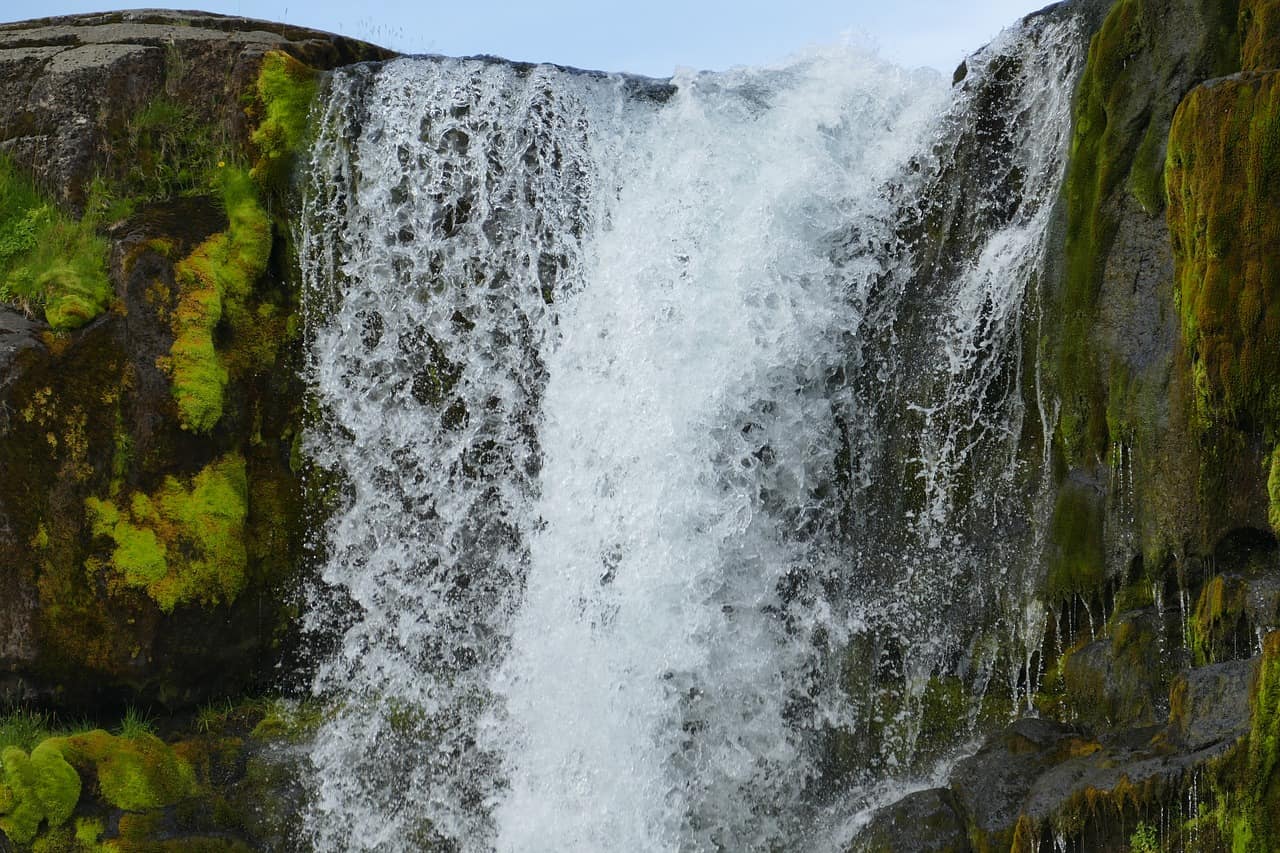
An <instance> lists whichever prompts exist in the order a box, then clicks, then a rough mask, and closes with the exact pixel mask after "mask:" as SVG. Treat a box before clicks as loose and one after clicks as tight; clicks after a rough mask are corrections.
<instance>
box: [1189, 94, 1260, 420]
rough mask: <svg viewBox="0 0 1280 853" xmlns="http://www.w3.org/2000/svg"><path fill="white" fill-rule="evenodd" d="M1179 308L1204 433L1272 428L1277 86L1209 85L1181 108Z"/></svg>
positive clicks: (1192, 96)
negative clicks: (1224, 426) (1220, 426)
mask: <svg viewBox="0 0 1280 853" xmlns="http://www.w3.org/2000/svg"><path fill="white" fill-rule="evenodd" d="M1165 181H1166V183H1167V184H1168V188H1169V214H1168V221H1169V231H1170V234H1171V238H1172V241H1173V249H1174V256H1175V259H1176V261H1177V291H1176V300H1175V302H1176V305H1177V307H1178V311H1179V315H1180V317H1181V320H1182V333H1183V337H1184V339H1185V341H1186V342H1187V345H1188V348H1189V350H1190V352H1191V355H1192V359H1193V363H1192V371H1193V376H1194V378H1195V392H1196V400H1197V410H1198V411H1199V413H1200V417H1201V419H1202V421H1203V423H1202V426H1203V427H1204V428H1206V429H1207V428H1208V427H1209V426H1211V425H1213V424H1215V423H1218V422H1226V423H1230V424H1234V425H1239V426H1241V427H1243V428H1245V429H1250V430H1253V429H1260V430H1261V431H1262V432H1263V433H1264V435H1267V436H1268V437H1270V438H1271V439H1272V440H1273V441H1274V439H1275V426H1276V424H1278V423H1280V383H1277V382H1276V374H1277V365H1280V263H1278V262H1277V261H1276V255H1275V247H1276V246H1277V245H1280V217H1277V216H1276V215H1275V211H1276V209H1277V207H1278V206H1280V74H1276V73H1269V74H1263V75H1259V76H1246V77H1241V78H1232V79H1228V80H1221V81H1216V82H1214V83H1213V84H1211V85H1206V86H1201V87H1199V88H1197V89H1195V90H1193V91H1192V92H1191V94H1189V95H1188V96H1187V97H1186V99H1185V100H1184V101H1183V102H1182V105H1181V106H1180V107H1179V108H1178V112H1177V115H1176V116H1175V118H1174V122H1173V128H1172V130H1171V132H1170V136H1169V156H1168V161H1167V165H1166V171H1165Z"/></svg>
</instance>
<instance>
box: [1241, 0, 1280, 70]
mask: <svg viewBox="0 0 1280 853" xmlns="http://www.w3.org/2000/svg"><path fill="white" fill-rule="evenodd" d="M1237 26H1238V29H1239V31H1240V67H1241V68H1243V69H1244V70H1245V71H1267V70H1270V69H1273V68H1277V67H1280V2H1277V0H1240V17H1239V23H1238V25H1237Z"/></svg>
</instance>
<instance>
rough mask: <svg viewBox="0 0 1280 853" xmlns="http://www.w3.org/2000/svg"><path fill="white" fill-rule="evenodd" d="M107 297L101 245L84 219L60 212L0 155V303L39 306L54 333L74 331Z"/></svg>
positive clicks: (103, 246)
mask: <svg viewBox="0 0 1280 853" xmlns="http://www.w3.org/2000/svg"><path fill="white" fill-rule="evenodd" d="M112 295H113V291H112V287H111V282H110V280H109V279H108V277H107V242H106V240H104V239H103V238H101V237H99V236H98V235H97V233H96V232H95V230H94V224H93V223H92V222H91V221H89V220H87V219H86V220H81V221H77V220H74V219H72V218H70V217H68V216H66V215H65V214H64V213H62V212H61V211H60V210H58V208H57V207H56V206H55V205H54V204H53V203H52V202H50V201H49V200H47V199H46V198H44V197H43V196H42V195H41V194H40V193H39V192H38V191H37V190H36V188H35V185H34V184H33V183H32V182H31V179H30V178H29V177H28V176H27V175H25V174H23V173H22V172H21V171H20V170H19V169H18V168H17V166H15V165H14V163H13V161H11V160H10V159H9V158H8V157H7V156H4V155H0V300H3V301H5V302H11V303H17V304H19V305H22V306H25V307H27V308H28V309H34V308H35V307H37V306H41V307H43V309H44V315H45V319H46V320H47V321H48V322H49V325H51V326H53V327H54V328H55V329H75V328H79V327H80V326H83V325H84V324H85V323H87V322H89V321H90V320H92V319H93V318H95V317H97V316H98V315H99V314H101V313H102V312H103V311H105V310H106V308H107V305H108V304H109V303H110V301H111V298H112Z"/></svg>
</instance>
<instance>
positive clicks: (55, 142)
mask: <svg viewBox="0 0 1280 853" xmlns="http://www.w3.org/2000/svg"><path fill="white" fill-rule="evenodd" d="M273 49H274V50H282V51H285V52H286V53H289V54H291V55H293V56H295V57H296V58H298V59H300V60H302V61H304V62H306V63H307V64H309V65H312V66H314V67H317V68H333V67H336V66H338V65H344V64H349V63H352V62H358V61H364V60H378V59H387V58H389V57H391V56H392V55H393V54H392V52H390V51H387V50H384V49H382V48H379V47H376V46H374V45H370V44H366V43H364V42H360V41H357V40H355V39H349V38H346V37H343V36H336V35H331V34H327V33H321V32H317V31H314V30H308V29H304V28H301V27H291V26H288V25H285V24H273V23H270V22H266V21H254V20H251V19H248V18H237V17H226V16H221V15H211V14H206V13H199V12H172V11H165V10H137V11H129V12H115V13H106V14H98V15H80V16H69V17H60V18H47V19H43V20H39V21H25V22H20V23H12V24H3V25H0V71H2V72H3V73H0V150H3V151H6V152H8V153H9V154H11V155H12V156H13V157H14V158H15V159H16V160H17V161H18V162H19V163H21V164H22V165H24V166H26V167H28V168H29V169H31V170H32V172H33V173H34V174H35V175H36V177H37V180H38V181H39V183H40V184H41V185H42V186H43V187H45V188H46V189H47V190H49V191H52V192H54V193H55V194H56V195H57V196H58V198H59V199H60V200H61V201H62V202H63V203H65V204H66V205H68V206H69V207H70V208H72V209H78V207H79V205H81V204H83V202H84V197H85V188H86V187H87V185H88V182H89V181H90V180H91V179H92V177H93V175H94V173H95V172H96V170H97V169H98V168H100V167H101V164H102V162H103V160H104V158H105V157H107V156H109V153H110V152H109V150H107V149H108V147H109V146H108V145H107V143H108V141H109V136H110V132H111V131H112V130H113V129H115V128H118V127H120V126H121V125H122V124H123V123H125V122H127V121H128V119H129V117H130V116H132V115H133V114H134V113H135V112H137V110H138V109H139V108H140V107H141V106H143V105H144V104H145V103H146V102H147V101H149V100H150V99H152V98H153V97H155V96H156V95H158V94H161V93H167V94H170V95H173V94H175V93H176V94H181V95H182V96H183V98H184V100H188V101H190V102H191V103H192V104H193V105H195V106H197V107H198V117H199V118H200V119H201V120H204V121H209V122H213V123H216V124H219V125H222V126H224V127H226V128H227V130H228V131H229V133H230V134H231V136H232V138H233V139H237V140H240V141H243V138H244V134H245V133H246V128H245V118H244V114H243V112H242V109H241V105H240V101H239V94H240V93H241V92H242V91H244V89H245V87H246V85H248V84H249V83H250V82H251V80H252V75H253V74H255V73H256V69H257V61H258V60H259V59H260V58H261V56H262V55H263V53H265V52H266V51H267V50H273Z"/></svg>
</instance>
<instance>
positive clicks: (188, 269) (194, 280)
mask: <svg viewBox="0 0 1280 853" xmlns="http://www.w3.org/2000/svg"><path fill="white" fill-rule="evenodd" d="M220 188H221V192H222V202H223V205H224V206H225V208H226V212H227V220H228V226H227V230H226V231H223V232H220V233H218V234H215V235H214V236H212V237H210V238H209V239H208V240H206V241H205V242H203V243H201V244H200V245H199V246H197V247H196V249H195V251H193V252H192V253H191V254H190V255H188V256H187V257H186V258H184V259H183V260H181V261H179V262H178V264H177V266H175V268H174V274H175V277H176V279H177V282H178V288H179V293H178V305H177V308H176V309H175V311H174V312H173V334H174V342H173V347H172V348H171V349H170V351H169V356H168V357H167V358H165V359H163V360H162V362H161V367H162V368H164V370H165V371H166V372H167V373H168V374H169V378H170V380H171V381H172V383H173V396H174V399H175V400H176V401H177V404H178V414H179V418H180V420H181V422H182V426H183V427H184V428H185V429H189V430H191V431H193V432H208V431H209V430H211V429H212V428H213V426H214V424H216V423H217V422H218V420H219V419H220V418H221V417H222V407H223V393H224V391H225V389H226V386H227V382H228V379H229V374H228V370H227V366H226V365H225V364H224V362H223V358H222V356H221V355H220V354H219V352H218V349H217V347H216V346H215V343H214V336H215V331H216V329H217V327H218V324H219V322H220V321H221V320H222V319H223V315H224V313H225V314H226V315H227V319H228V321H229V323H230V324H231V327H232V333H233V334H236V335H251V334H252V329H251V328H250V326H251V325H252V323H253V322H255V321H256V320H257V319H259V318H256V317H253V316H252V314H251V313H250V312H249V309H248V307H247V301H248V299H249V296H250V294H251V293H252V291H253V286H254V283H255V282H256V281H257V280H258V278H260V277H261V276H262V274H263V273H265V272H266V269H267V262H268V260H269V258H270V255H271V220H270V219H269V218H268V216H267V214H266V211H264V210H263V209H262V206H261V205H260V204H259V203H258V196H257V191H256V190H255V189H254V186H253V182H252V180H251V179H250V178H249V175H248V174H247V173H246V172H244V171H243V170H241V169H237V168H234V167H223V168H222V169H221V170H220Z"/></svg>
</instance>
